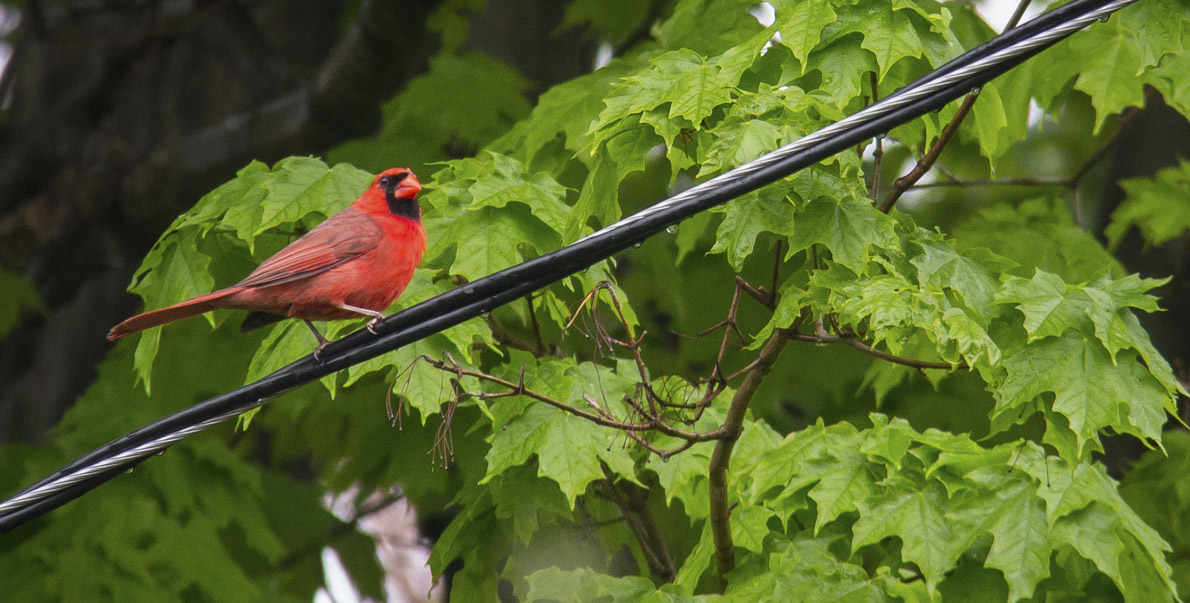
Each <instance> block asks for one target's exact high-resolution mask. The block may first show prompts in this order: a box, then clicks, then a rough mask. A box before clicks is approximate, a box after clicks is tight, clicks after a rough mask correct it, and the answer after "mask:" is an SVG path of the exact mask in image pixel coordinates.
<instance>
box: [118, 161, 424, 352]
mask: <svg viewBox="0 0 1190 603" xmlns="http://www.w3.org/2000/svg"><path fill="white" fill-rule="evenodd" d="M419 192H421V183H420V182H418V180H417V176H416V175H414V174H413V172H412V171H410V170H409V169H407V168H391V169H388V170H385V171H384V172H382V173H381V174H380V175H379V176H376V179H375V180H373V181H372V185H371V186H369V187H368V190H366V191H364V193H363V194H362V195H360V198H359V199H356V200H355V201H354V202H353V203H352V204H351V205H350V206H349V207H347V209H344V210H343V211H341V212H339V213H337V214H335V215H334V216H331V217H330V218H328V219H327V220H326V221H325V222H323V223H322V224H319V225H318V226H317V227H315V228H314V229H313V230H311V231H310V232H308V233H306V234H305V236H303V237H301V238H300V239H298V240H296V241H294V242H292V243H290V244H289V245H288V246H287V247H285V249H282V250H281V251H278V252H277V254H276V255H274V256H273V257H271V258H269V259H267V260H265V261H264V263H263V264H261V265H260V266H259V267H257V268H256V270H253V271H252V274H249V275H248V277H247V278H245V279H244V280H242V281H240V282H238V283H236V284H235V285H232V286H230V287H228V288H226V289H220V290H219V291H215V292H214V293H208V294H206V295H200V296H199V297H196V298H194V299H190V300H187V301H184V302H182V303H180V304H177V305H173V306H169V307H168V308H162V309H160V310H153V311H152V312H145V313H144V314H138V315H136V316H133V317H132V318H129V319H128V320H125V321H124V322H122V323H120V324H118V325H116V326H115V327H112V330H111V331H109V332H108V334H107V338H108V339H119V338H121V337H124V336H125V335H129V334H132V333H136V332H137V331H143V330H144V329H148V328H150V327H155V326H158V325H163V324H165V323H169V322H173V321H175V320H181V319H183V318H188V317H190V316H197V315H199V314H203V313H204V312H210V311H211V310H214V309H216V308H232V309H235V310H248V311H250V312H251V314H249V315H248V316H247V318H245V319H244V322H243V324H242V325H241V326H240V329H241V330H243V331H248V330H251V329H255V328H259V327H263V326H265V325H268V324H271V323H273V322H276V321H278V320H282V319H284V318H300V319H302V320H304V321H305V322H306V325H307V326H309V327H310V330H311V331H313V332H314V336H315V337H317V338H318V342H319V346H318V350H316V352H315V353H317V351H319V350H321V349H322V348H323V346H325V345H326V344H327V341H326V338H324V337H323V336H322V334H321V333H319V332H318V329H316V328H314V325H313V324H312V323H311V322H310V321H312V320H341V319H347V318H356V317H359V316H370V317H371V318H372V320H371V321H369V322H368V329H369V330H371V328H372V326H373V325H374V324H375V323H376V321H378V320H380V319H381V318H384V315H383V314H381V313H380V312H381V311H382V310H384V309H386V308H388V306H389V305H390V304H392V303H393V300H395V299H397V297H398V296H400V295H401V292H402V291H404V290H405V287H406V286H407V285H408V284H409V280H410V279H412V278H413V270H414V268H416V267H417V264H418V262H420V261H421V256H422V253H423V252H424V251H425V249H426V231H425V229H424V228H422V225H421V207H420V206H419V205H418V204H417V194H418V193H419Z"/></svg>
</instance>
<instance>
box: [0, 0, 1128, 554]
mask: <svg viewBox="0 0 1190 603" xmlns="http://www.w3.org/2000/svg"><path fill="white" fill-rule="evenodd" d="M1135 1H1136V0H1112V1H1109V2H1104V1H1103V0H1075V1H1074V2H1071V3H1069V4H1066V5H1064V6H1062V7H1059V8H1057V9H1055V10H1053V11H1050V12H1048V13H1045V14H1043V15H1041V16H1039V17H1037V18H1035V19H1032V20H1031V21H1029V22H1028V23H1025V24H1024V25H1022V26H1020V27H1018V28H1015V29H1012V30H1010V31H1008V32H1006V33H1004V34H1002V35H1000V36H997V37H996V38H994V39H992V40H990V41H988V42H987V43H985V44H982V45H980V46H978V47H976V48H974V49H972V50H970V51H968V52H967V53H964V54H963V55H961V56H959V57H957V58H955V59H954V60H952V61H950V62H948V63H947V64H945V65H943V66H942V67H939V68H938V69H935V70H934V71H931V72H930V73H929V74H927V75H925V76H924V77H922V78H920V79H918V80H916V81H915V82H913V83H911V84H909V85H906V86H905V87H903V88H902V89H900V90H898V91H897V92H895V93H894V94H892V95H890V96H888V97H887V98H885V99H884V100H881V101H880V102H878V103H875V104H873V105H871V106H869V107H867V108H865V109H864V110H862V111H859V112H857V113H855V114H853V115H851V116H849V117H847V118H845V119H843V120H840V121H838V122H836V123H834V124H831V125H829V126H827V127H825V128H822V129H821V130H818V131H816V132H814V133H812V134H809V135H807V136H805V137H803V138H801V139H799V140H797V141H795V142H793V143H790V144H788V145H786V146H784V147H781V148H779V149H777V150H775V151H772V152H771V153H768V154H766V155H764V156H762V157H759V158H757V159H755V160H753V161H751V162H749V163H746V164H744V165H741V166H739V167H737V168H735V169H733V170H731V171H729V172H725V173H723V174H721V175H719V176H716V177H714V178H712V179H710V180H707V181H705V182H702V183H700V184H698V185H697V186H694V187H692V188H690V189H687V190H685V191H683V192H681V193H679V194H676V195H674V196H672V197H670V198H668V199H666V200H664V201H661V202H659V203H657V204H655V205H653V206H651V207H648V208H646V209H644V210H641V211H640V212H637V213H636V214H633V215H631V216H628V217H626V218H624V219H622V220H620V221H618V222H616V223H614V224H611V225H609V226H607V227H605V228H603V229H600V230H599V231H597V232H595V233H593V234H591V235H589V236H587V237H584V238H583V239H580V240H579V241H577V242H575V243H573V244H571V245H569V246H567V247H563V248H562V249H559V250H557V251H554V252H551V253H548V254H545V255H542V256H540V257H537V258H534V259H532V260H529V261H526V262H524V263H521V264H518V265H516V266H513V267H511V268H507V269H505V270H502V271H500V272H497V273H495V274H491V275H489V276H486V277H484V278H481V279H478V280H476V281H473V282H471V283H468V284H466V285H464V286H462V287H460V288H458V289H455V290H452V291H450V292H447V293H444V294H442V295H439V296H437V297H435V298H433V299H430V300H427V301H425V302H422V303H420V304H418V305H416V306H413V307H410V308H407V309H405V310H402V311H400V312H398V313H396V314H394V315H392V316H390V317H389V318H387V319H385V320H383V321H381V322H380V323H379V324H377V325H376V331H377V333H378V334H376V335H374V334H372V333H369V332H368V331H367V330H363V329H361V330H360V331H357V332H355V333H352V334H351V335H348V336H346V337H344V338H343V339H341V340H339V341H336V342H334V343H332V344H331V345H329V346H327V348H326V349H325V350H324V351H323V353H322V358H323V360H322V361H321V362H319V361H316V360H315V359H314V358H313V356H308V357H306V358H303V359H301V360H298V361H296V362H294V363H292V364H290V365H288V366H286V367H284V368H282V369H279V370H278V371H276V372H274V373H272V374H270V375H268V376H266V377H264V378H262V379H260V380H258V381H255V382H253V383H250V384H248V385H245V386H243V387H240V388H238V389H235V390H232V391H230V392H227V393H224V394H221V395H219V396H216V397H214V398H210V399H208V400H206V401H203V402H200V403H198V404H195V405H193V406H191V407H189V408H187V409H185V410H182V411H180V412H178V413H175V414H173V415H170V416H168V417H165V418H163V419H161V420H159V421H156V422H154V423H152V424H150V425H147V426H145V427H142V428H141V429H138V430H136V431H134V432H131V433H129V434H127V435H125V436H123V437H121V438H119V439H117V440H114V441H112V442H110V443H108V444H107V445H105V446H102V447H100V448H98V449H96V450H94V451H92V452H91V453H89V454H87V455H85V456H83V457H81V458H80V459H78V460H76V461H74V462H72V463H70V464H69V465H67V466H65V467H63V468H62V469H60V470H58V471H56V472H55V473H53V474H52V475H50V476H48V477H46V478H45V479H42V480H41V481H39V482H37V483H36V484H33V485H32V486H29V487H28V488H26V489H25V490H23V491H22V492H20V493H18V494H16V495H14V496H12V497H11V498H9V499H8V500H5V501H3V502H0V532H3V531H8V530H11V529H13V528H14V527H16V526H19V525H21V524H23V523H25V522H28V521H30V520H32V519H34V518H36V517H38V516H40V515H43V514H45V513H47V512H49V511H50V510H52V509H54V508H57V507H58V506H61V505H63V504H65V503H66V502H69V501H70V500H73V499H75V498H77V497H79V496H81V495H83V494H85V493H86V492H88V491H90V490H91V489H93V488H95V487H96V486H98V485H99V484H101V483H103V482H105V481H107V480H108V479H111V478H112V477H114V476H115V475H118V474H120V473H122V472H124V471H126V470H129V469H130V468H132V467H134V466H136V465H137V464H139V463H140V462H141V461H143V460H144V459H146V458H147V457H149V456H151V455H153V454H157V453H160V452H161V451H163V450H165V449H166V448H168V447H169V446H170V445H172V444H173V443H175V442H177V441H179V440H181V439H183V438H185V437H187V436H189V435H191V434H193V433H197V432H199V431H203V430H205V429H207V428H208V427H211V426H213V425H217V424H219V423H222V422H224V421H227V420H229V419H232V418H234V417H236V416H238V415H239V414H241V413H243V412H245V411H247V410H250V409H252V408H256V407H258V406H261V405H263V404H264V403H266V402H267V401H268V400H269V399H271V398H273V397H276V396H278V395H280V394H282V393H284V392H286V391H289V390H290V389H293V388H296V387H298V386H301V385H303V384H306V383H309V382H310V381H313V380H316V379H318V378H321V377H323V376H325V375H328V374H331V373H334V372H336V371H339V370H342V369H343V368H346V367H348V366H351V365H354V364H358V363H360V362H363V361H365V360H368V359H370V358H374V357H376V356H379V355H381V354H384V353H386V352H389V351H392V350H395V349H397V348H399V347H401V346H403V345H407V344H409V343H412V342H414V341H417V340H419V339H422V338H425V337H427V336H429V335H432V334H434V333H437V332H439V331H442V330H444V329H447V328H449V327H451V326H454V325H456V324H458V323H461V322H463V321H465V320H468V319H471V318H474V317H476V316H479V315H480V314H482V313H484V312H489V311H491V310H492V309H493V308H495V307H497V306H500V305H503V304H505V303H508V302H510V301H513V300H516V299H519V298H520V297H522V296H524V295H526V294H528V293H531V292H533V291H536V290H538V289H541V288H543V287H545V286H547V285H549V284H551V283H553V282H556V281H558V280H560V279H562V278H565V277H567V276H569V275H571V274H574V273H576V272H579V271H581V270H584V269H586V268H588V267H590V266H591V265H593V264H596V263H598V262H601V261H603V260H605V259H607V258H608V257H610V256H611V255H613V254H615V253H616V252H618V251H621V250H623V249H625V248H627V247H629V246H631V245H633V244H635V243H637V242H639V241H642V240H644V239H645V238H648V237H649V236H651V235H653V234H656V233H658V232H660V231H662V230H664V229H665V228H666V227H667V226H669V225H671V224H676V223H677V222H680V221H681V220H683V219H685V218H688V217H690V216H692V215H694V214H696V213H698V212H700V211H703V210H705V209H707V208H710V207H713V206H716V205H720V204H723V203H726V202H727V201H729V200H731V199H733V198H735V197H738V196H740V195H742V194H744V193H748V192H751V191H754V190H756V189H758V188H760V187H762V186H764V185H766V184H770V183H772V182H775V181H777V180H780V179H781V178H784V177H787V176H790V175H792V174H793V173H795V172H797V171H798V170H800V169H803V168H805V167H808V166H810V165H813V164H814V163H817V162H818V161H821V160H823V159H825V158H827V157H829V156H831V155H833V154H835V153H838V152H840V151H842V150H844V149H847V148H850V147H852V146H853V145H854V144H856V143H858V142H860V141H862V140H865V139H868V138H871V137H872V136H875V135H878V134H881V133H884V132H887V131H888V130H890V129H892V128H893V127H895V126H897V125H900V124H902V123H905V122H907V121H909V120H911V119H914V118H916V117H918V116H920V115H923V114H925V113H927V112H929V111H933V110H935V109H938V108H940V107H942V106H943V105H945V104H946V103H949V102H951V101H953V100H955V99H957V98H959V97H961V96H963V95H964V94H967V93H968V92H970V91H972V90H974V89H977V88H978V87H979V86H981V85H983V84H985V83H987V82H988V81H990V80H992V79H993V78H995V77H996V76H998V75H1000V74H1001V73H1003V72H1005V71H1007V70H1008V69H1010V68H1012V67H1014V66H1016V65H1018V64H1020V63H1021V62H1023V61H1025V60H1027V59H1028V58H1029V57H1031V56H1033V55H1034V54H1036V53H1038V52H1040V51H1041V50H1043V49H1045V48H1048V47H1049V46H1051V45H1053V44H1054V43H1056V42H1058V41H1059V40H1062V39H1063V38H1065V37H1067V36H1069V35H1071V34H1073V33H1074V32H1076V31H1078V30H1080V29H1082V28H1084V27H1086V26H1087V25H1089V24H1091V23H1092V22H1093V21H1095V20H1099V19H1106V18H1107V17H1108V16H1110V15H1111V14H1112V13H1114V12H1116V11H1118V10H1120V9H1121V8H1124V7H1125V6H1128V5H1129V4H1132V3H1133V2H1135Z"/></svg>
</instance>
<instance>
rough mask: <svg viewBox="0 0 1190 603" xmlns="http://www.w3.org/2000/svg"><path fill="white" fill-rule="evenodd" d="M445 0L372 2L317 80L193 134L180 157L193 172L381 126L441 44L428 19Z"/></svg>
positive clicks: (320, 146) (315, 147)
mask: <svg viewBox="0 0 1190 603" xmlns="http://www.w3.org/2000/svg"><path fill="white" fill-rule="evenodd" d="M442 1H443V0H432V1H429V2H415V1H407V2H383V1H379V0H364V1H363V3H362V4H361V5H360V8H359V13H358V15H357V16H356V20H355V23H353V24H352V26H351V29H350V30H349V31H348V33H347V35H346V36H345V37H344V39H343V40H342V41H341V42H340V43H339V44H338V46H336V47H335V49H334V51H332V52H331V55H330V56H329V57H328V58H327V59H326V61H325V62H324V63H323V65H322V67H321V68H320V69H319V71H318V74H317V76H316V77H315V78H314V80H313V81H312V82H310V83H308V84H307V85H306V86H303V87H301V88H299V89H297V90H292V91H289V92H286V93H283V94H280V95H278V96H277V97H276V98H275V99H274V100H273V101H271V102H268V103H265V104H263V105H261V106H260V107H258V108H255V109H253V110H251V111H248V112H245V113H241V114H238V115H234V116H231V117H229V118H227V119H225V120H224V121H223V122H222V123H220V124H218V125H215V126H212V127H209V128H205V129H203V130H199V131H198V132H195V133H193V134H191V135H190V136H188V137H186V138H185V139H183V140H182V141H180V142H179V143H178V144H177V146H176V147H175V148H174V149H173V153H172V155H173V156H175V157H176V158H177V159H178V160H180V161H181V163H182V165H184V166H185V168H186V169H187V170H188V171H190V172H202V171H205V170H208V169H211V168H214V167H216V166H219V165H222V164H224V163H228V162H233V163H234V162H242V160H243V158H244V157H256V156H260V155H262V154H264V155H268V154H271V153H274V152H275V153H280V152H282V149H284V152H286V153H291V154H292V153H297V152H300V151H301V150H306V151H309V152H318V151H322V150H324V149H325V148H327V147H329V146H331V145H333V144H335V143H337V142H339V141H341V140H344V139H346V138H351V137H353V136H362V135H365V134H368V133H370V132H372V131H374V130H375V129H376V128H378V127H379V126H380V105H381V104H382V103H383V102H384V101H385V100H387V99H389V98H390V97H392V95H393V94H395V93H396V92H397V90H399V89H400V88H401V86H402V85H403V84H404V83H406V82H408V81H409V80H410V79H412V78H413V77H415V76H416V75H418V74H420V73H423V72H424V71H425V70H426V65H427V62H428V60H429V56H430V53H431V49H432V48H434V47H436V46H437V44H436V42H435V41H434V38H436V36H435V34H433V33H430V32H429V30H428V28H426V27H424V22H425V20H426V17H427V16H429V14H430V13H431V12H433V10H434V9H435V8H436V7H437V6H438V5H439V4H441V3H442Z"/></svg>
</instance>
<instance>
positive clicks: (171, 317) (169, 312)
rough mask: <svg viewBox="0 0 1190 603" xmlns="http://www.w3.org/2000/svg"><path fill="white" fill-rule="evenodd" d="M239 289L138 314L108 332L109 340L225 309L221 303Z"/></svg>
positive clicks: (232, 288) (227, 290)
mask: <svg viewBox="0 0 1190 603" xmlns="http://www.w3.org/2000/svg"><path fill="white" fill-rule="evenodd" d="M237 291H239V289H238V288H235V287H231V288H228V289H221V290H219V291H215V292H214V293H208V294H206V295H200V296H198V297H196V298H194V299H188V300H186V301H184V302H182V303H180V304H174V305H172V306H169V307H167V308H161V309H160V310H153V311H152V312H145V313H144V314H137V315H136V316H133V317H132V318H129V319H128V320H125V321H124V322H122V323H120V324H118V325H116V326H114V327H112V330H110V331H108V332H107V338H108V339H109V340H116V339H119V338H121V337H124V336H125V335H131V334H133V333H136V332H137V331H143V330H145V329H148V328H152V327H156V326H158V325H163V324H165V323H168V322H173V321H175V320H182V319H183V318H189V317H191V316H198V315H199V314H202V313H204V312H210V311H211V310H214V309H215V308H222V307H224V305H223V304H221V303H219V302H220V301H221V300H222V299H223V298H225V297H227V296H228V295H231V294H232V293H236V292H237Z"/></svg>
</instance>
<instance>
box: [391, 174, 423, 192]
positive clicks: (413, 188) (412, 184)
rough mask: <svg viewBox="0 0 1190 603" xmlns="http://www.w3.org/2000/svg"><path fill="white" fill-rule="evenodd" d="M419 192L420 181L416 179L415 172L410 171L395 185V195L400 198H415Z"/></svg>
mask: <svg viewBox="0 0 1190 603" xmlns="http://www.w3.org/2000/svg"><path fill="white" fill-rule="evenodd" d="M420 192H421V181H419V180H418V179H417V174H414V173H413V172H412V171H410V172H409V175H408V176H406V177H405V179H404V180H401V183H400V184H398V185H397V191H396V196H397V197H400V198H402V199H416V198H417V194H418V193H420Z"/></svg>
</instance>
